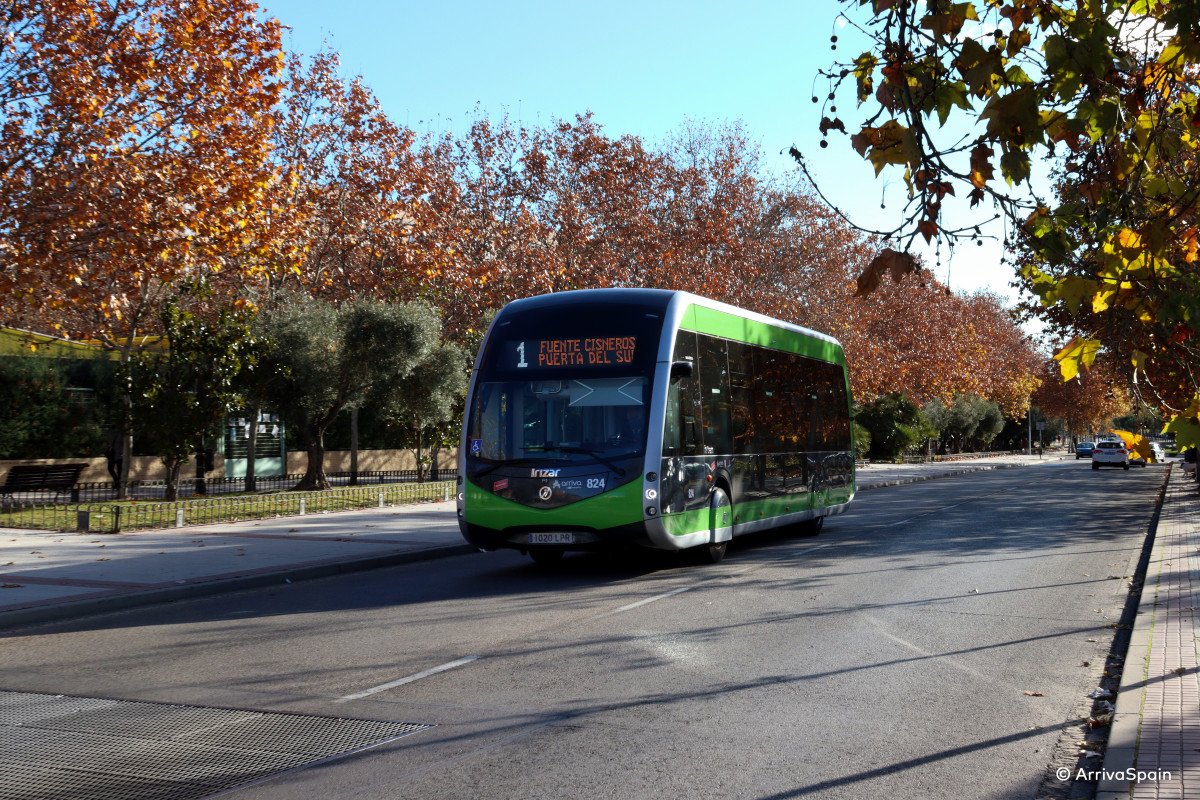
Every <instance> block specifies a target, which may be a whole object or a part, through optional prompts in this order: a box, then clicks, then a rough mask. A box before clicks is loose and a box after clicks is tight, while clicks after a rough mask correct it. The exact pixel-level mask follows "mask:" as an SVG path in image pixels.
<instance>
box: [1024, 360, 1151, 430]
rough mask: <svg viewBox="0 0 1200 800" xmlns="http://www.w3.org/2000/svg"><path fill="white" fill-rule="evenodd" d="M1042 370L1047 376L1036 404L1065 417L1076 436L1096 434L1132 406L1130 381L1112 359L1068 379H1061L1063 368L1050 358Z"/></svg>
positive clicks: (1037, 392) (1051, 414) (1066, 422)
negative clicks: (1127, 381) (1128, 382)
mask: <svg viewBox="0 0 1200 800" xmlns="http://www.w3.org/2000/svg"><path fill="white" fill-rule="evenodd" d="M1042 370H1043V376H1044V378H1043V381H1042V385H1041V386H1040V387H1039V388H1038V390H1037V391H1036V392H1034V395H1033V403H1034V405H1035V406H1037V407H1038V408H1039V409H1041V410H1042V411H1043V412H1044V413H1045V414H1047V415H1048V416H1051V417H1058V418H1060V419H1062V420H1063V421H1064V423H1065V424H1066V427H1067V432H1068V434H1069V435H1070V436H1072V437H1075V438H1078V437H1080V436H1084V435H1092V434H1094V433H1096V432H1097V431H1099V430H1101V429H1103V428H1104V427H1106V426H1107V424H1108V423H1109V421H1110V420H1112V419H1113V418H1114V417H1116V416H1118V415H1120V414H1123V413H1125V412H1127V411H1128V410H1129V408H1130V406H1131V398H1130V396H1129V394H1128V391H1127V386H1128V384H1127V383H1126V381H1125V380H1124V376H1122V375H1121V374H1120V372H1119V371H1118V370H1117V369H1116V368H1115V365H1114V364H1113V362H1112V360H1111V359H1110V360H1101V361H1100V362H1098V363H1096V364H1095V365H1094V366H1093V367H1092V368H1091V369H1089V370H1086V371H1084V372H1082V373H1080V374H1079V375H1078V376H1077V377H1076V379H1074V380H1070V381H1065V382H1064V381H1062V380H1059V379H1058V378H1059V375H1060V370H1059V366H1058V363H1057V362H1055V361H1054V360H1052V359H1049V360H1047V361H1046V362H1045V363H1044V364H1043V366H1042Z"/></svg>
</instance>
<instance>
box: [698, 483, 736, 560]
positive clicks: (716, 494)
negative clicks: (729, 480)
mask: <svg viewBox="0 0 1200 800" xmlns="http://www.w3.org/2000/svg"><path fill="white" fill-rule="evenodd" d="M708 512H709V516H708V544H705V545H701V546H700V557H701V559H702V560H703V561H704V562H705V563H708V564H716V563H717V562H718V561H720V560H721V559H723V558H725V551H726V550H728V549H729V539H722V540H721V541H717V537H718V536H719V535H721V533H722V532H723V529H724V528H730V527H732V526H733V502H732V501H731V500H730V499H729V493H728V492H727V491H725V488H724V487H722V486H718V487H717V488H715V489H713V491H712V494H711V495H709V499H708Z"/></svg>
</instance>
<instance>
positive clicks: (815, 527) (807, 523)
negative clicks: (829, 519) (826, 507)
mask: <svg viewBox="0 0 1200 800" xmlns="http://www.w3.org/2000/svg"><path fill="white" fill-rule="evenodd" d="M796 527H797V529H798V530H799V531H800V535H801V536H816V535H817V534H819V533H820V532H821V529H822V528H824V527H825V517H823V516H822V517H813V518H812V519H806V520H804V522H801V523H800V524H799V525H797V526H796Z"/></svg>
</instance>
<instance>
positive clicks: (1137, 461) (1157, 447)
mask: <svg viewBox="0 0 1200 800" xmlns="http://www.w3.org/2000/svg"><path fill="white" fill-rule="evenodd" d="M1147 444H1148V445H1149V447H1150V452H1151V453H1153V454H1154V463H1155V464H1161V463H1163V462H1164V461H1166V460H1167V451H1166V450H1164V449H1163V446H1162V445H1161V444H1159V443H1158V442H1147ZM1129 463H1130V464H1132V465H1133V466H1135V467H1144V466H1146V464H1147V463H1148V462H1147V461H1146V459H1144V458H1142V456H1141V454H1140V453H1138V452H1137V451H1135V450H1132V449H1131V450H1130V451H1129Z"/></svg>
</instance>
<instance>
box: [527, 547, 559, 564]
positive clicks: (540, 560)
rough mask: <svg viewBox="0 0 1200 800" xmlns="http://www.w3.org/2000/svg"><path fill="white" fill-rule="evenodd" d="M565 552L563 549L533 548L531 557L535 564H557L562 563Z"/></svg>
mask: <svg viewBox="0 0 1200 800" xmlns="http://www.w3.org/2000/svg"><path fill="white" fill-rule="evenodd" d="M563 552H564V551H563V549H562V548H561V547H533V548H530V550H529V557H530V558H532V559H533V563H535V564H542V565H550V564H557V563H558V562H560V561H562V557H563Z"/></svg>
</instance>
